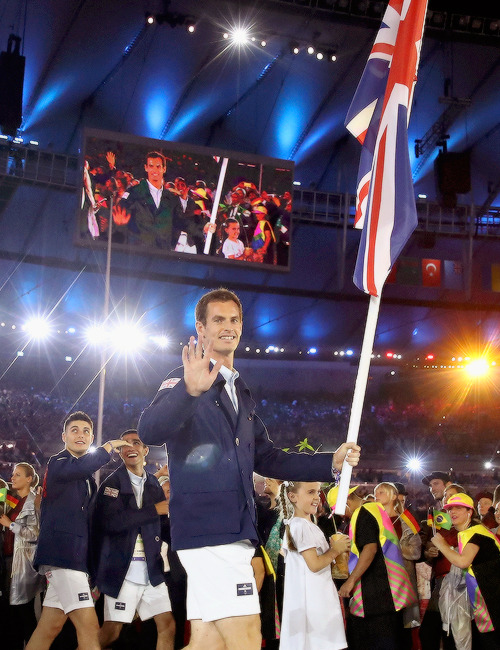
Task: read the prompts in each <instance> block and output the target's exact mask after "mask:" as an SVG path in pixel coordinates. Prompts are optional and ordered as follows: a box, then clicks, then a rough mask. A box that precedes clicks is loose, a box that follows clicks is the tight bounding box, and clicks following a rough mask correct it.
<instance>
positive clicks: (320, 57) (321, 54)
mask: <svg viewBox="0 0 500 650" xmlns="http://www.w3.org/2000/svg"><path fill="white" fill-rule="evenodd" d="M324 56H325V55H324V54H323V52H317V53H316V58H317V59H318V61H321V60H322V59H323V57H324Z"/></svg>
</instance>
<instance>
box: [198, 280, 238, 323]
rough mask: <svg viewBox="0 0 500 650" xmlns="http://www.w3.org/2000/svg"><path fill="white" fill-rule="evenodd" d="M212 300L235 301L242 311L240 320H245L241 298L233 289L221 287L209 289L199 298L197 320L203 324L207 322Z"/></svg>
mask: <svg viewBox="0 0 500 650" xmlns="http://www.w3.org/2000/svg"><path fill="white" fill-rule="evenodd" d="M211 302H234V303H235V304H236V306H237V307H238V310H239V312H240V320H241V321H243V308H242V306H241V302H240V299H239V298H238V296H237V295H236V294H235V293H233V291H229V289H224V288H223V287H221V288H220V289H214V290H213V291H209V292H208V293H206V294H205V295H204V296H202V297H201V298H200V299H199V300H198V304H197V305H196V309H195V310H194V317H195V319H196V322H198V321H199V322H200V323H203V325H206V324H207V308H208V305H209V304H210V303H211Z"/></svg>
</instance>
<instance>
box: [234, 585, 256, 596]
mask: <svg viewBox="0 0 500 650" xmlns="http://www.w3.org/2000/svg"><path fill="white" fill-rule="evenodd" d="M252 594H253V585H252V583H251V582H241V583H240V584H237V585H236V595H237V596H251V595H252Z"/></svg>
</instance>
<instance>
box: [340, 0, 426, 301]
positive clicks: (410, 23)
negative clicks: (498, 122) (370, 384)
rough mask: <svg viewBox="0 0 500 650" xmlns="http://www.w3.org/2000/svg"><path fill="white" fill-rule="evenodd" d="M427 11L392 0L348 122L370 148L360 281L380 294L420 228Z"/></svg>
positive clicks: (363, 178) (361, 209)
mask: <svg viewBox="0 0 500 650" xmlns="http://www.w3.org/2000/svg"><path fill="white" fill-rule="evenodd" d="M426 11H427V0H390V2H389V5H388V6H387V9H386V12H385V14H384V18H383V20H382V25H381V27H380V30H379V32H378V34H377V37H376V39H375V43H374V45H373V48H372V50H371V53H370V56H369V57H368V62H367V64H366V66H365V70H364V72H363V76H362V77H361V81H360V82H359V85H358V88H357V90H356V93H355V95H354V98H353V100H352V103H351V106H350V108H349V111H348V113H347V117H346V121H345V125H346V127H347V129H348V130H349V131H350V132H351V133H352V134H353V135H354V136H355V137H356V138H357V139H358V140H359V142H360V143H361V144H362V145H363V149H362V151H361V159H360V164H359V172H358V185H357V197H356V216H355V219H354V226H355V227H356V228H362V229H363V232H362V233H361V241H360V245H359V251H358V258H357V261H356V268H355V271H354V284H355V285H356V286H357V287H358V289H361V290H363V291H365V292H366V293H370V294H371V295H373V296H378V295H380V292H381V291H382V287H383V285H384V282H385V280H386V278H387V276H388V274H389V272H390V270H391V267H392V265H393V264H394V262H395V261H396V259H397V257H398V255H399V254H400V252H401V250H402V249H403V247H404V245H405V244H406V242H407V241H408V238H409V237H410V235H411V233H412V232H413V230H414V229H415V227H416V225H417V210H416V206H415V197H414V194H413V181H412V174H411V167H410V156H409V151H408V131H407V129H408V121H409V119H410V110H411V102H412V98H413V90H414V87H415V83H416V77H417V69H418V63H419V59H420V49H421V44H422V34H423V29H424V21H425V14H426Z"/></svg>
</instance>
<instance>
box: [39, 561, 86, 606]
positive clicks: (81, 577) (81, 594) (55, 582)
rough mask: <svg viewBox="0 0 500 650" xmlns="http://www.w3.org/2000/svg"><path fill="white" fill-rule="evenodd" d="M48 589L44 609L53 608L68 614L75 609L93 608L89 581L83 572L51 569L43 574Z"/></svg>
mask: <svg viewBox="0 0 500 650" xmlns="http://www.w3.org/2000/svg"><path fill="white" fill-rule="evenodd" d="M45 576H46V578H47V582H48V587H47V593H46V594H45V598H44V601H43V606H44V607H55V608H56V609H62V610H63V612H64V613H65V614H69V612H72V611H73V610H75V609H83V608H85V607H94V601H93V599H92V593H91V591H90V586H89V579H88V576H87V574H86V573H84V572H83V571H75V570H73V569H60V568H57V567H52V568H51V569H50V570H49V571H47V572H46V573H45Z"/></svg>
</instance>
